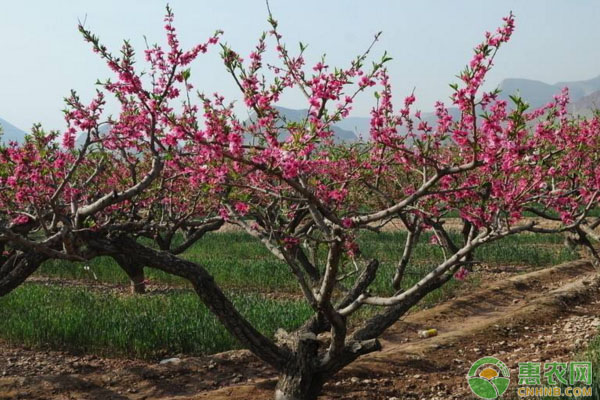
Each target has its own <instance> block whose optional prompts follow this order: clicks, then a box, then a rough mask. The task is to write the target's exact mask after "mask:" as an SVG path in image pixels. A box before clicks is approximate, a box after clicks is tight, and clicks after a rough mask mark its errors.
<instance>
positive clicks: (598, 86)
mask: <svg viewBox="0 0 600 400" xmlns="http://www.w3.org/2000/svg"><path fill="white" fill-rule="evenodd" d="M499 87H500V89H501V90H502V93H501V94H500V98H502V99H505V100H507V101H509V103H510V99H509V96H510V95H513V94H516V93H518V94H520V96H521V97H522V98H523V99H524V100H525V101H527V102H528V103H529V104H530V105H531V107H532V108H538V107H541V106H543V105H545V104H547V103H548V102H550V101H551V100H552V97H553V96H554V95H556V94H558V93H560V91H561V90H562V88H564V87H568V88H569V94H570V96H571V101H572V102H577V101H578V100H580V99H581V98H583V97H585V96H588V95H590V94H592V93H594V92H596V91H598V90H600V75H599V76H597V77H596V78H593V79H588V80H585V81H573V82H558V83H555V84H548V83H545V82H541V81H536V80H532V79H515V78H510V79H505V80H503V81H502V82H501V83H500V86H499Z"/></svg>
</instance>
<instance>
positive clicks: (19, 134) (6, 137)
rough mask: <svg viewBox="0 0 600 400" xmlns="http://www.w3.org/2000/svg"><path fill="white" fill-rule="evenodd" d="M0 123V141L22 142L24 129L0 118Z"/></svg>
mask: <svg viewBox="0 0 600 400" xmlns="http://www.w3.org/2000/svg"><path fill="white" fill-rule="evenodd" d="M0 125H1V126H2V136H0V141H2V142H4V143H8V142H12V141H15V142H22V141H23V139H24V138H25V135H26V133H25V131H23V130H21V129H19V128H17V127H16V126H14V125H13V124H11V123H10V122H8V121H6V120H4V119H2V118H0Z"/></svg>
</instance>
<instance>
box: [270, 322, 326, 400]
mask: <svg viewBox="0 0 600 400" xmlns="http://www.w3.org/2000/svg"><path fill="white" fill-rule="evenodd" d="M295 339H296V340H294V341H293V342H295V343H291V345H292V346H294V347H295V351H294V355H293V357H292V358H291V359H290V360H289V363H288V365H285V366H284V368H283V372H282V373H281V375H280V377H279V381H278V382H277V387H276V388H275V400H316V398H317V397H318V396H319V393H321V390H322V389H323V384H324V383H325V381H326V378H325V376H323V374H322V373H319V372H317V367H318V364H319V354H318V350H319V341H318V340H317V337H316V335H315V334H313V333H303V334H300V335H299V337H297V338H295ZM286 345H288V346H289V345H290V344H287V343H286Z"/></svg>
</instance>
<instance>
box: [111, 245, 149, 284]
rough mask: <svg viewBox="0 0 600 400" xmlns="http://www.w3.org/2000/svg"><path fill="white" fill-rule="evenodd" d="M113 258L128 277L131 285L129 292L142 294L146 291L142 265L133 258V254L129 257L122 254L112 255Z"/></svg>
mask: <svg viewBox="0 0 600 400" xmlns="http://www.w3.org/2000/svg"><path fill="white" fill-rule="evenodd" d="M113 259H114V260H115V261H116V262H117V263H118V264H119V266H120V267H121V268H122V269H123V271H125V273H126V274H127V276H128V277H129V281H130V285H131V293H133V294H144V293H146V282H145V280H146V279H145V275H144V265H143V264H141V263H140V262H139V261H137V260H136V259H135V256H133V257H130V256H126V255H123V254H118V255H114V256H113Z"/></svg>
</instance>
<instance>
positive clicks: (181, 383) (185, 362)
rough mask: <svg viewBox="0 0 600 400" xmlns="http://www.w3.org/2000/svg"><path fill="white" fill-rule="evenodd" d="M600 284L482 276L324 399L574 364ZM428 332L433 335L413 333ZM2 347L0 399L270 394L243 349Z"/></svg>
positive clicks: (428, 394) (387, 395)
mask: <svg viewBox="0 0 600 400" xmlns="http://www.w3.org/2000/svg"><path fill="white" fill-rule="evenodd" d="M599 286H600V284H599V279H598V278H597V277H596V273H595V271H594V270H593V269H592V267H591V266H590V265H589V264H588V263H586V262H583V261H577V262H571V263H566V264H563V265H560V266H557V267H553V268H548V269H544V270H540V271H536V272H532V273H528V274H522V275H517V276H513V277H510V278H507V279H504V280H501V281H493V282H484V283H483V284H482V285H481V287H480V288H478V289H477V290H475V291H474V292H473V293H470V294H466V295H463V296H461V297H459V298H457V299H454V300H452V301H449V302H446V303H443V304H440V305H438V306H436V307H434V308H431V309H428V310H424V311H419V312H416V313H414V314H411V315H408V316H407V317H406V318H404V319H403V320H402V321H400V322H399V323H397V324H396V325H395V326H394V327H392V328H391V329H390V330H389V331H388V332H387V334H386V335H385V337H384V338H383V340H382V344H383V350H382V351H381V352H379V353H375V354H371V355H368V356H365V357H363V358H361V359H360V360H359V361H358V362H356V363H355V364H354V365H352V366H350V367H349V368H346V369H344V370H343V371H341V372H340V373H339V374H338V375H336V377H335V378H334V379H333V380H332V381H331V382H330V383H329V384H327V385H326V387H325V393H324V395H323V397H322V399H357V400H358V399H361V400H362V399H394V398H396V399H440V400H441V399H468V398H472V396H471V395H470V391H469V389H468V387H467V383H466V380H465V378H464V377H465V375H466V373H467V370H468V368H469V366H470V365H471V363H472V362H474V361H475V360H477V359H478V358H480V357H482V356H496V357H497V358H499V359H501V360H502V361H504V362H505V363H506V364H507V365H508V366H509V368H511V371H512V372H513V374H514V375H515V377H516V371H517V369H516V366H517V362H523V361H550V360H551V361H569V360H572V357H573V356H574V354H577V352H579V351H581V350H582V349H583V348H584V346H585V344H586V343H587V341H589V340H590V339H591V338H592V337H594V336H595V335H596V333H597V330H598V326H600V307H599V305H600V291H599V289H598V288H599ZM426 328H436V329H438V331H439V335H438V336H436V337H432V338H428V339H420V338H419V337H418V335H417V331H418V330H420V329H426ZM0 348H2V350H3V351H2V353H0V399H13V398H22V399H52V400H58V399H170V400H175V399H215V400H221V399H223V400H224V399H227V400H242V399H244V400H246V399H270V398H271V396H272V390H273V387H274V384H275V380H274V373H273V371H271V370H270V369H268V368H266V367H263V366H262V365H261V364H260V363H259V362H258V361H256V360H255V359H254V358H253V357H252V356H251V355H250V354H248V353H247V352H244V351H236V352H229V353H224V354H221V355H216V356H212V357H204V358H183V359H182V361H181V363H179V364H177V365H173V364H169V365H156V364H149V363H144V362H140V361H128V360H114V359H100V358H95V357H93V356H92V357H90V356H84V357H77V356H74V355H69V354H66V353H59V352H39V351H38V352H36V351H30V350H25V349H22V348H14V347H10V346H0ZM65 366H66V367H65ZM515 381H516V380H515V379H513V383H514V382H515ZM511 391H512V392H513V393H514V390H513V389H510V388H509V392H507V393H511Z"/></svg>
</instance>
